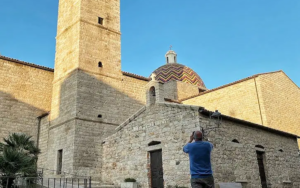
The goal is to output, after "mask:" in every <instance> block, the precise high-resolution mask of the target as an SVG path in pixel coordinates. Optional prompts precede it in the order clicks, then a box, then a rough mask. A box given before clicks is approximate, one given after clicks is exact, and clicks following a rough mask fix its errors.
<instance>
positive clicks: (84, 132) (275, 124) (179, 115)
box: [0, 0, 300, 188]
mask: <svg viewBox="0 0 300 188" xmlns="http://www.w3.org/2000/svg"><path fill="white" fill-rule="evenodd" d="M125 37H126V36H125ZM163 62H164V59H163V58H162V64H161V65H162V66H161V67H158V68H157V69H156V70H153V71H152V72H153V73H152V74H151V75H150V76H149V77H143V76H139V75H136V74H133V73H128V72H123V71H122V70H121V33H120V0H59V13H58V25H57V36H56V56H55V68H54V70H53V69H50V68H47V67H42V66H39V65H36V64H31V63H27V62H23V61H20V60H16V59H12V58H8V57H4V56H0V137H1V138H4V137H7V136H8V134H9V133H14V132H24V133H27V134H29V135H31V136H33V138H34V139H35V140H36V142H37V144H38V147H39V148H40V149H41V151H42V153H41V154H40V156H39V160H38V166H39V168H43V169H45V172H51V173H46V175H47V176H49V177H53V176H55V177H59V176H60V174H62V173H68V174H73V175H76V176H91V177H92V179H93V181H98V182H100V183H102V184H103V185H108V184H109V185H114V186H117V187H118V186H120V184H121V183H122V182H123V181H124V179H125V178H135V179H136V180H137V182H138V185H139V187H161V186H156V185H158V184H159V185H163V186H164V187H168V186H173V187H174V186H176V185H177V186H187V187H190V184H189V179H190V175H189V158H188V156H187V155H186V154H184V153H183V151H182V147H183V146H184V145H185V144H186V143H187V141H188V138H189V136H190V134H191V133H192V132H193V131H195V130H201V131H203V134H204V137H205V140H208V141H209V142H211V143H213V145H214V150H213V153H212V155H213V157H212V164H213V170H214V177H215V181H216V182H215V183H216V185H217V184H219V183H222V182H225V183H226V182H236V183H241V184H242V185H243V187H246V188H258V187H262V188H265V187H266V186H267V187H272V188H273V187H274V188H275V187H278V188H279V187H280V188H281V187H293V188H300V154H299V145H300V143H299V142H298V144H297V139H298V138H299V135H300V116H299V115H297V114H299V113H300V89H299V87H298V86H297V85H296V84H295V83H293V81H292V80H291V79H290V78H289V77H288V76H287V75H286V74H285V73H284V72H283V71H276V72H269V73H262V74H257V75H254V76H251V77H247V78H245V79H242V80H239V81H236V82H233V83H230V84H227V85H224V86H221V87H218V88H214V89H207V86H206V85H205V84H204V81H203V80H202V79H201V77H200V76H199V75H198V74H197V73H196V72H194V71H193V70H192V69H191V68H189V67H186V66H185V65H182V64H178V63H177V54H176V52H175V51H173V50H170V51H168V52H167V53H166V55H165V62H166V64H165V65H164V63H163ZM212 76H213V75H212ZM215 110H219V112H221V114H219V115H218V117H213V116H212V114H213V112H215ZM295 114H296V115H295ZM157 161H161V164H160V163H159V162H157ZM70 176H71V175H70Z"/></svg>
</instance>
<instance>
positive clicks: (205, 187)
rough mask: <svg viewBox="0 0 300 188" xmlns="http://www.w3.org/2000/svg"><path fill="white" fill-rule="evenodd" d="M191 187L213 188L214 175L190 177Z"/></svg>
mask: <svg viewBox="0 0 300 188" xmlns="http://www.w3.org/2000/svg"><path fill="white" fill-rule="evenodd" d="M191 185H192V188H215V181H214V177H213V176H210V177H207V178H196V179H191Z"/></svg>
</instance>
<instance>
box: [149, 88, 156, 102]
mask: <svg viewBox="0 0 300 188" xmlns="http://www.w3.org/2000/svg"><path fill="white" fill-rule="evenodd" d="M148 95H149V99H150V104H155V102H156V98H155V97H156V93H155V87H154V86H152V87H151V88H150V90H149V94H148Z"/></svg>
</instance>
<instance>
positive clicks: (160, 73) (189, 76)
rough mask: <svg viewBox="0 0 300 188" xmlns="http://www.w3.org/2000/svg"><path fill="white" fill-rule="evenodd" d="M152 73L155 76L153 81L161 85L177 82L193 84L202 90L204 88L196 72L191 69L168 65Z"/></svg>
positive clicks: (174, 64) (172, 64)
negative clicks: (159, 82) (161, 83)
mask: <svg viewBox="0 0 300 188" xmlns="http://www.w3.org/2000/svg"><path fill="white" fill-rule="evenodd" d="M153 73H154V74H155V75H156V77H155V79H156V80H157V81H161V82H163V83H166V82H168V81H173V80H177V81H182V82H185V83H189V84H193V85H195V86H198V87H200V88H203V89H205V88H206V87H205V85H204V83H203V81H202V79H201V78H200V76H199V75H198V74H197V73H196V72H194V71H193V70H192V69H191V68H189V67H187V66H184V65H181V64H178V63H168V64H166V65H163V66H161V67H159V68H158V69H156V70H155V71H154V72H153Z"/></svg>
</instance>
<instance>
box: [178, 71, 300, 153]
mask: <svg viewBox="0 0 300 188" xmlns="http://www.w3.org/2000/svg"><path fill="white" fill-rule="evenodd" d="M228 101H230V102H228ZM182 103H183V104H191V105H200V106H205V107H206V108H207V109H209V110H213V111H214V110H219V111H220V112H221V113H222V114H225V115H229V116H232V117H236V118H239V119H243V120H247V121H251V122H254V123H258V124H262V125H264V126H268V127H271V128H274V129H279V130H282V131H286V132H289V133H293V134H296V135H300V127H299V122H300V117H299V116H294V113H295V112H296V113H297V112H300V108H299V106H300V89H299V87H298V86H297V85H295V83H293V81H292V80H290V79H289V78H288V77H287V76H286V75H285V74H284V72H282V71H278V72H273V73H265V74H259V75H255V76H252V77H249V78H246V79H244V80H241V81H237V82H236V83H232V84H228V85H225V86H222V87H220V88H216V89H213V90H211V91H207V92H204V93H202V94H200V95H198V96H195V97H190V98H189V99H186V100H183V101H182ZM299 147H300V142H299Z"/></svg>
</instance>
